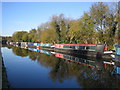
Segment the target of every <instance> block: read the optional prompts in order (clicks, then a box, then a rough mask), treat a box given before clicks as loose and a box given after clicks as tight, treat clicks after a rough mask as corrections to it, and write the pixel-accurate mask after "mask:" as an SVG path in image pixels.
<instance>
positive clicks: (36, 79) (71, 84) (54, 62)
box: [1, 46, 120, 88]
mask: <svg viewBox="0 0 120 90" xmlns="http://www.w3.org/2000/svg"><path fill="white" fill-rule="evenodd" d="M1 50H2V56H3V61H4V65H5V67H6V71H7V78H8V81H9V83H10V85H11V87H12V88H120V75H119V74H116V69H115V68H116V67H120V66H119V64H118V63H117V64H116V62H114V63H112V64H109V63H110V62H111V60H108V61H105V60H104V59H103V60H99V59H97V60H95V59H86V58H78V57H74V56H70V55H65V54H61V53H55V52H54V53H53V52H50V51H46V50H36V51H35V50H34V49H31V48H29V50H28V49H23V48H19V47H13V46H5V47H2V49H1Z"/></svg>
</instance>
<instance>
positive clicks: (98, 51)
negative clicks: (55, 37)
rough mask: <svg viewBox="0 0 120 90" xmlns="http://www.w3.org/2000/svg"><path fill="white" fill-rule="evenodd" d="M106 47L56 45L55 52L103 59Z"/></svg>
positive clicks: (97, 45)
mask: <svg viewBox="0 0 120 90" xmlns="http://www.w3.org/2000/svg"><path fill="white" fill-rule="evenodd" d="M104 48H105V45H101V44H55V49H54V50H55V51H56V52H62V53H68V54H72V55H85V56H94V57H96V56H97V57H101V56H102V55H103V54H104Z"/></svg>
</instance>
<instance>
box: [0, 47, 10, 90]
mask: <svg viewBox="0 0 120 90" xmlns="http://www.w3.org/2000/svg"><path fill="white" fill-rule="evenodd" d="M0 68H1V69H0V90H1V89H3V88H10V83H9V82H8V78H7V73H6V68H5V66H4V62H3V57H2V52H1V47H0Z"/></svg>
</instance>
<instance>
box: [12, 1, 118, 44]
mask: <svg viewBox="0 0 120 90" xmlns="http://www.w3.org/2000/svg"><path fill="white" fill-rule="evenodd" d="M113 7H115V8H114V9H113ZM113 7H110V6H109V5H108V4H106V3H103V2H99V3H94V4H93V5H92V6H91V7H90V10H89V11H88V12H84V14H83V16H82V17H80V18H79V19H77V20H73V19H71V20H70V18H66V17H65V16H64V14H60V15H58V16H52V17H51V18H50V21H49V22H46V23H44V24H41V25H40V26H38V28H37V29H32V30H30V32H29V33H27V32H25V31H19V32H15V33H14V34H13V36H12V38H13V40H14V41H28V42H43V43H85V44H97V43H99V42H100V43H103V44H104V43H106V44H107V45H108V46H112V45H113V44H114V43H119V42H120V30H119V26H120V25H118V22H119V21H120V16H119V14H118V10H119V9H118V7H117V5H116V6H114V5H113ZM116 12H117V13H116Z"/></svg>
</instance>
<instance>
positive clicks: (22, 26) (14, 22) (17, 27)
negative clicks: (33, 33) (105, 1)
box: [2, 2, 94, 36]
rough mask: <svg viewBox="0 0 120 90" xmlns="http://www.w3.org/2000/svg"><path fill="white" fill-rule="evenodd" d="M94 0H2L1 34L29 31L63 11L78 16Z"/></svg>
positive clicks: (68, 14)
mask: <svg viewBox="0 0 120 90" xmlns="http://www.w3.org/2000/svg"><path fill="white" fill-rule="evenodd" d="M93 3H94V2H2V36H11V35H12V34H13V33H14V32H16V31H21V30H24V31H29V30H31V29H33V28H37V27H38V26H40V25H41V24H42V23H45V22H47V21H49V20H50V18H51V17H52V16H53V15H59V14H61V13H63V14H64V15H65V17H70V18H73V19H78V18H80V17H81V16H82V15H83V13H84V11H88V10H89V8H90V7H91V5H92V4H93Z"/></svg>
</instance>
